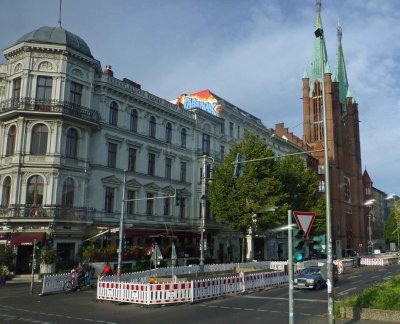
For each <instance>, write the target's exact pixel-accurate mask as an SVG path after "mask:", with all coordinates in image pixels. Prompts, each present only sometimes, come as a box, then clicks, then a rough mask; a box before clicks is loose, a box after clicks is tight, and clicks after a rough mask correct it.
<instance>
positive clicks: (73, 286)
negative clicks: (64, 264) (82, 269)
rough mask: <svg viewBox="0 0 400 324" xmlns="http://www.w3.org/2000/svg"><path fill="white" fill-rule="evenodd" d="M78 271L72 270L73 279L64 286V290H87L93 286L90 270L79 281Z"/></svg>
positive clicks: (68, 291)
mask: <svg viewBox="0 0 400 324" xmlns="http://www.w3.org/2000/svg"><path fill="white" fill-rule="evenodd" d="M76 275H77V273H76V271H75V270H72V271H71V280H69V281H67V282H66V283H65V284H64V286H63V291H64V292H65V293H66V294H68V293H70V292H71V291H77V290H85V289H88V288H91V287H92V284H91V283H90V273H89V271H88V272H86V273H85V275H84V276H83V278H81V279H80V280H79V282H77V280H76Z"/></svg>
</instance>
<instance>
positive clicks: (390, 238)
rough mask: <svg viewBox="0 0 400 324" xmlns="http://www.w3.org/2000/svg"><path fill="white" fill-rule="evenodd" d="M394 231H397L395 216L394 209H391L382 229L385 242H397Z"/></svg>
mask: <svg viewBox="0 0 400 324" xmlns="http://www.w3.org/2000/svg"><path fill="white" fill-rule="evenodd" d="M396 229H397V220H396V214H395V209H392V210H391V211H390V214H389V217H388V219H387V220H386V222H385V225H384V228H383V236H384V238H385V240H386V241H387V242H397V232H395V231H396Z"/></svg>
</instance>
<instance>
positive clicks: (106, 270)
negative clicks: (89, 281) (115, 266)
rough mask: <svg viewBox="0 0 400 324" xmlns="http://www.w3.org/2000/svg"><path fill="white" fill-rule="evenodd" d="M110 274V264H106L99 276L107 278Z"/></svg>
mask: <svg viewBox="0 0 400 324" xmlns="http://www.w3.org/2000/svg"><path fill="white" fill-rule="evenodd" d="M111 274H112V269H111V266H110V264H109V263H108V262H107V263H106V264H105V265H104V267H103V270H101V275H103V276H109V275H111Z"/></svg>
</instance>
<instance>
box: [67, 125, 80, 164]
mask: <svg viewBox="0 0 400 324" xmlns="http://www.w3.org/2000/svg"><path fill="white" fill-rule="evenodd" d="M77 152H78V131H77V130H76V129H75V128H70V129H68V132H67V145H66V148H65V155H66V156H67V157H68V158H73V159H76V157H77Z"/></svg>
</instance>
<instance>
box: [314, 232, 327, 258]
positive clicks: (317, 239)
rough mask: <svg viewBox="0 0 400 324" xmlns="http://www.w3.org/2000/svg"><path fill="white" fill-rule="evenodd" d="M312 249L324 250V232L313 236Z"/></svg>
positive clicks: (323, 251)
mask: <svg viewBox="0 0 400 324" xmlns="http://www.w3.org/2000/svg"><path fill="white" fill-rule="evenodd" d="M312 248H313V250H315V251H317V252H322V253H325V252H326V234H323V235H316V236H314V237H313V247H312Z"/></svg>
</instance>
